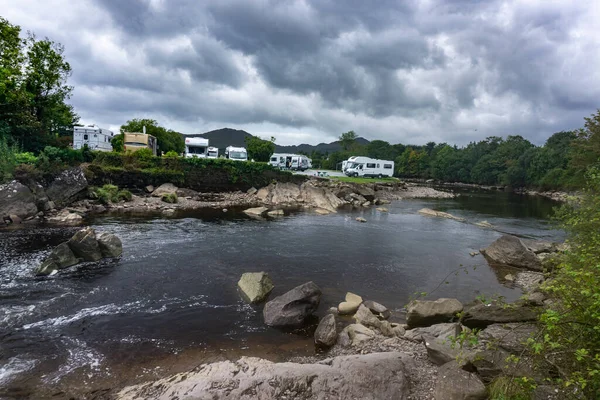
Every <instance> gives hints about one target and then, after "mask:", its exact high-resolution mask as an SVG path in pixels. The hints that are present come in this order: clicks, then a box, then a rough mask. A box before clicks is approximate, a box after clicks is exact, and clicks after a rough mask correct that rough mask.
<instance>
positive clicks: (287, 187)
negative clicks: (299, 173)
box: [271, 182, 300, 206]
mask: <svg viewBox="0 0 600 400" xmlns="http://www.w3.org/2000/svg"><path fill="white" fill-rule="evenodd" d="M299 197H300V187H299V186H298V185H296V184H295V183H291V182H285V183H277V184H276V185H273V186H272V188H271V204H272V205H274V206H282V205H295V204H297V203H298V199H299Z"/></svg>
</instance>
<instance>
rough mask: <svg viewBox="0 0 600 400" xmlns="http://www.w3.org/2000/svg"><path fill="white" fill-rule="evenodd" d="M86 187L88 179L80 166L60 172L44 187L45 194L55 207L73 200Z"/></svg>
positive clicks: (65, 204)
mask: <svg viewBox="0 0 600 400" xmlns="http://www.w3.org/2000/svg"><path fill="white" fill-rule="evenodd" d="M87 187H88V181H87V179H85V174H84V173H83V170H82V169H81V168H80V167H75V168H71V169H68V170H66V171H63V172H61V173H60V174H59V175H58V176H57V177H56V178H54V180H53V181H52V182H51V183H50V185H49V186H48V188H47V189H46V196H48V198H49V199H50V201H52V202H53V203H54V205H55V206H56V207H58V208H59V207H64V206H67V205H69V204H71V203H72V202H73V200H75V199H76V198H77V196H78V195H79V194H80V193H82V192H83V191H85V190H86V189H87Z"/></svg>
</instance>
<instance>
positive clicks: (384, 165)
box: [383, 164, 392, 169]
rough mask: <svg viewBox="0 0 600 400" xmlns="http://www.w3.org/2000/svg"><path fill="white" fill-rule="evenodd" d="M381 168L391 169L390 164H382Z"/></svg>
mask: <svg viewBox="0 0 600 400" xmlns="http://www.w3.org/2000/svg"><path fill="white" fill-rule="evenodd" d="M383 168H385V169H392V164H383Z"/></svg>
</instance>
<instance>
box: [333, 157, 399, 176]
mask: <svg viewBox="0 0 600 400" xmlns="http://www.w3.org/2000/svg"><path fill="white" fill-rule="evenodd" d="M344 173H345V174H346V175H347V176H363V177H365V178H368V177H370V178H383V177H392V176H393V175H394V162H393V161H387V160H377V159H375V158H369V157H350V158H349V159H348V162H347V164H346V170H345V171H344Z"/></svg>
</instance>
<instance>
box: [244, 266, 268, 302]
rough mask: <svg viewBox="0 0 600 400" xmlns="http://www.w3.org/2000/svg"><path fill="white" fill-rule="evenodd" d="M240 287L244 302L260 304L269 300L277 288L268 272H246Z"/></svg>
mask: <svg viewBox="0 0 600 400" xmlns="http://www.w3.org/2000/svg"><path fill="white" fill-rule="evenodd" d="M238 287H239V288H240V291H241V292H242V297H244V300H246V301H247V302H249V303H259V302H261V301H263V300H264V299H266V298H267V296H268V295H269V293H271V290H273V288H274V287H275V286H273V281H271V278H270V277H269V274H267V273H266V272H246V273H244V274H242V277H241V278H240V280H239V282H238Z"/></svg>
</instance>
